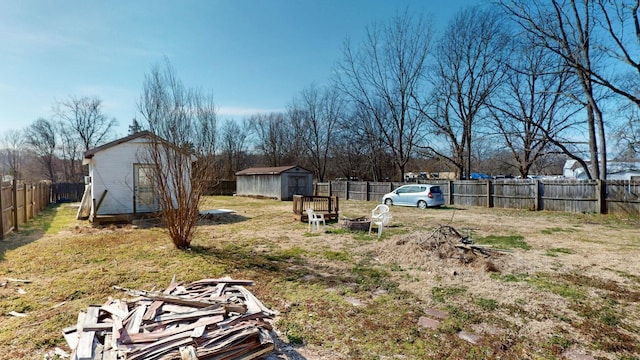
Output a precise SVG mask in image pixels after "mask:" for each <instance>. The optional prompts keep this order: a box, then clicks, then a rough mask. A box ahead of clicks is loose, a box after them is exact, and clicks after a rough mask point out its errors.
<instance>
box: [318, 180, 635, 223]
mask: <svg viewBox="0 0 640 360" xmlns="http://www.w3.org/2000/svg"><path fill="white" fill-rule="evenodd" d="M429 183H430V184H436V185H440V187H441V188H442V192H443V194H444V196H445V198H446V201H447V204H449V205H454V204H456V205H468V206H484V207H499V208H509V209H528V210H549V211H566V212H577V213H602V214H627V215H640V181H627V180H607V181H604V180H528V179H527V180H456V181H452V180H430V181H429ZM405 184H406V183H395V182H363V181H361V182H354V181H332V182H328V183H316V184H315V187H314V195H321V196H338V197H340V198H343V199H353V200H365V201H376V202H378V201H380V200H381V199H382V196H383V195H384V194H386V193H388V192H391V191H393V190H394V189H395V188H397V187H399V186H401V185H405Z"/></svg>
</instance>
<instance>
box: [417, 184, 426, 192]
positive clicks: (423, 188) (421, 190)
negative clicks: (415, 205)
mask: <svg viewBox="0 0 640 360" xmlns="http://www.w3.org/2000/svg"><path fill="white" fill-rule="evenodd" d="M425 191H427V187H426V186H424V185H421V186H420V190H419V192H425Z"/></svg>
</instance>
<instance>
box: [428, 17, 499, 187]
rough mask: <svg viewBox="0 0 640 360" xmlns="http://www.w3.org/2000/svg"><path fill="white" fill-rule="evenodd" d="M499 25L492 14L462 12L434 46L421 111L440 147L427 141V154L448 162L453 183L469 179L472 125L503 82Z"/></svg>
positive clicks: (474, 125) (474, 127)
mask: <svg viewBox="0 0 640 360" xmlns="http://www.w3.org/2000/svg"><path fill="white" fill-rule="evenodd" d="M503 25H504V24H503V23H502V22H501V19H500V17H499V16H498V15H497V14H496V13H495V12H490V11H488V10H486V9H483V8H480V7H472V8H466V9H463V10H461V11H460V12H458V13H457V14H456V16H455V17H454V19H453V20H452V21H451V22H450V23H449V25H448V26H447V29H446V31H445V33H444V35H443V37H442V38H441V39H440V41H439V43H438V46H437V52H436V64H435V72H434V74H433V76H432V78H431V81H432V83H433V88H434V91H433V93H432V94H431V97H432V100H431V101H424V102H423V107H422V109H423V113H424V114H425V115H426V116H427V117H428V118H429V119H430V120H431V124H432V125H433V126H434V129H435V133H436V135H439V136H440V138H441V139H443V140H444V142H443V144H444V145H445V146H440V145H438V144H437V142H432V145H431V146H430V147H429V150H431V151H433V152H435V153H436V154H437V155H438V156H440V157H443V158H446V159H448V160H449V161H450V162H451V163H452V164H453V165H454V166H455V168H456V173H457V176H458V178H461V177H462V176H463V175H464V177H465V178H468V177H469V175H470V174H471V159H472V154H473V149H472V140H473V132H474V130H475V129H476V127H477V126H479V124H477V120H478V119H481V118H482V117H483V114H482V111H483V110H485V109H486V107H487V103H488V100H489V98H490V97H491V96H492V95H493V94H494V93H495V91H496V89H497V87H498V86H499V85H500V83H501V81H502V79H503V75H504V71H503V70H504V67H503V63H504V61H503V60H504V58H503V57H504V53H505V51H504V50H505V46H506V44H507V36H506V33H505V32H504V31H503ZM425 105H427V106H425Z"/></svg>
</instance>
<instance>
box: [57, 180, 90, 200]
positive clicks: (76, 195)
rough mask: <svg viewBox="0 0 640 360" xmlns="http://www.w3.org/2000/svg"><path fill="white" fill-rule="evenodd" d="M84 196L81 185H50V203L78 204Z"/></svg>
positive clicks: (82, 185)
mask: <svg viewBox="0 0 640 360" xmlns="http://www.w3.org/2000/svg"><path fill="white" fill-rule="evenodd" d="M83 194H84V184H83V183H55V184H51V197H52V199H51V202H55V203H63V202H78V201H80V200H82V195H83Z"/></svg>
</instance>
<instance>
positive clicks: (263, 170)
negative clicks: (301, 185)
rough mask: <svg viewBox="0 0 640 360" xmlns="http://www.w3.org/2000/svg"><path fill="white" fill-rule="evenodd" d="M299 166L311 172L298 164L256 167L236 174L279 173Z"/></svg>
mask: <svg viewBox="0 0 640 360" xmlns="http://www.w3.org/2000/svg"><path fill="white" fill-rule="evenodd" d="M295 168H298V169H300V170H304V171H306V172H309V173H310V172H311V171H309V170H307V169H305V168H303V167H301V166H298V165H288V166H275V167H254V168H248V169H244V170H242V171H238V172H237V173H236V175H279V174H282V173H283V172H285V171H288V170H291V169H295Z"/></svg>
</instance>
